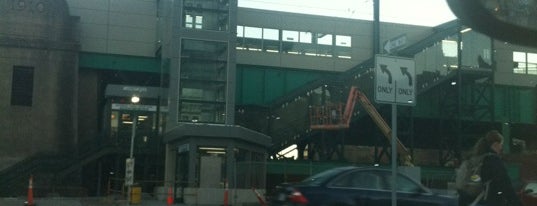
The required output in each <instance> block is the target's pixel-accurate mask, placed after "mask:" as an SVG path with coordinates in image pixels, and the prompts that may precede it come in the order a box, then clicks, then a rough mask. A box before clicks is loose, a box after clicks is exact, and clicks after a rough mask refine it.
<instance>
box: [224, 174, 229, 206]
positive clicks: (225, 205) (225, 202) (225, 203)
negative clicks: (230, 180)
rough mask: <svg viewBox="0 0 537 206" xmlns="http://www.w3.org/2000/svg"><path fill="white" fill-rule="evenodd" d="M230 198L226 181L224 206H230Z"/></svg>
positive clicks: (225, 181)
mask: <svg viewBox="0 0 537 206" xmlns="http://www.w3.org/2000/svg"><path fill="white" fill-rule="evenodd" d="M228 196H229V194H228V190H227V180H224V206H228Z"/></svg>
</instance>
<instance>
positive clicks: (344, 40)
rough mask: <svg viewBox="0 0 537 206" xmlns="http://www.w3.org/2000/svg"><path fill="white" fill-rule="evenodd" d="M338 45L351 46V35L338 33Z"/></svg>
mask: <svg viewBox="0 0 537 206" xmlns="http://www.w3.org/2000/svg"><path fill="white" fill-rule="evenodd" d="M336 46H342V47H351V46H352V45H351V37H350V36H341V35H336Z"/></svg>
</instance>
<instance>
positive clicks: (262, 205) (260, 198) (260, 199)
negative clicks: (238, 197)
mask: <svg viewBox="0 0 537 206" xmlns="http://www.w3.org/2000/svg"><path fill="white" fill-rule="evenodd" d="M252 190H253V191H254V193H255V196H256V197H257V200H259V204H261V206H266V205H267V204H266V203H265V200H263V197H261V194H259V192H257V190H255V187H252Z"/></svg>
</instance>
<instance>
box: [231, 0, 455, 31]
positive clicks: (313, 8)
mask: <svg viewBox="0 0 537 206" xmlns="http://www.w3.org/2000/svg"><path fill="white" fill-rule="evenodd" d="M238 1H239V7H248V8H258V9H267V10H277V11H286V12H295V13H306V14H316V15H324V16H334V17H343V18H352V19H365V20H373V0H238ZM455 18H456V17H455V15H454V14H453V13H452V12H451V10H450V9H449V7H448V5H447V2H446V0H380V21H382V22H395V23H403V24H413V25H423V26H436V25H439V24H442V23H445V22H448V21H451V20H453V19H455Z"/></svg>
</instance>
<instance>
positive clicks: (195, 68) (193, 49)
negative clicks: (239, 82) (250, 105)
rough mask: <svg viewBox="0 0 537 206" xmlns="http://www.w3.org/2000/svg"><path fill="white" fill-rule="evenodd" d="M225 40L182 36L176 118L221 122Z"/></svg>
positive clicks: (224, 79)
mask: <svg viewBox="0 0 537 206" xmlns="http://www.w3.org/2000/svg"><path fill="white" fill-rule="evenodd" d="M226 78H227V43H226V42H210V41H201V40H190V39H184V40H183V43H182V51H181V67H180V88H181V89H180V92H179V106H178V107H179V108H178V111H179V113H178V114H177V115H178V119H179V121H188V122H210V123H224V119H225V118H224V117H225V116H224V114H225V113H224V112H225V110H224V106H225V101H226V85H227V84H226Z"/></svg>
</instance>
